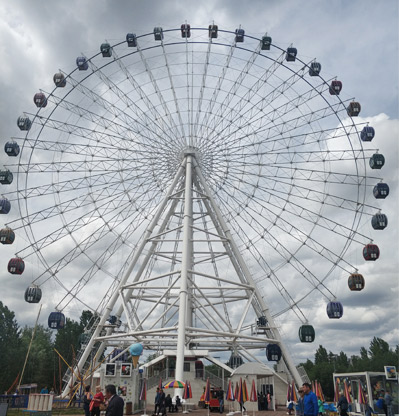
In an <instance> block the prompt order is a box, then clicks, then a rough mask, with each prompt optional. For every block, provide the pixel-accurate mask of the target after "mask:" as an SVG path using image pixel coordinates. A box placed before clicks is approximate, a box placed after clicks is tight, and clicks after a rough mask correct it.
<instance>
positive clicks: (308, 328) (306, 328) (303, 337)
mask: <svg viewBox="0 0 399 416" xmlns="http://www.w3.org/2000/svg"><path fill="white" fill-rule="evenodd" d="M298 334H299V339H300V341H301V342H313V341H314V339H315V337H316V333H315V330H314V328H313V326H312V325H302V326H301V327H300V328H299V333H298Z"/></svg>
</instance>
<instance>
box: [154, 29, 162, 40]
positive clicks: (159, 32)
mask: <svg viewBox="0 0 399 416" xmlns="http://www.w3.org/2000/svg"><path fill="white" fill-rule="evenodd" d="M154 39H155V40H163V29H162V27H154Z"/></svg>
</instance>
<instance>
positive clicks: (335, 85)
mask: <svg viewBox="0 0 399 416" xmlns="http://www.w3.org/2000/svg"><path fill="white" fill-rule="evenodd" d="M328 90H329V92H330V94H331V95H339V93H340V92H341V90H342V82H341V81H338V80H334V81H331V84H330V87H329V89H328Z"/></svg>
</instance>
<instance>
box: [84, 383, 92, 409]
mask: <svg viewBox="0 0 399 416" xmlns="http://www.w3.org/2000/svg"><path fill="white" fill-rule="evenodd" d="M92 398H93V395H92V394H91V391H90V386H86V387H85V394H84V396H83V409H84V411H85V416H90V403H91V399H92Z"/></svg>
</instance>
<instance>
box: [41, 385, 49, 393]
mask: <svg viewBox="0 0 399 416" xmlns="http://www.w3.org/2000/svg"><path fill="white" fill-rule="evenodd" d="M40 394H48V388H47V386H44V387H43V388H42V389H41V390H40Z"/></svg>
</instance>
